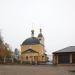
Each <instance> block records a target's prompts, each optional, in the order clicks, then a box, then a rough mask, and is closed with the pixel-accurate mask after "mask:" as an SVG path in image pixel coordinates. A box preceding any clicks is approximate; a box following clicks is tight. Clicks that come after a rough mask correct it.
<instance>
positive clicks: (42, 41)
mask: <svg viewBox="0 0 75 75" xmlns="http://www.w3.org/2000/svg"><path fill="white" fill-rule="evenodd" d="M38 39H39V41H40V44H42V45H44V37H43V35H42V29H40V33H39V34H38Z"/></svg>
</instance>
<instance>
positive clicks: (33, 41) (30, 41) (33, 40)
mask: <svg viewBox="0 0 75 75" xmlns="http://www.w3.org/2000/svg"><path fill="white" fill-rule="evenodd" d="M35 44H40V41H39V40H38V39H37V38H36V37H31V38H28V39H26V40H25V41H24V42H23V43H22V45H35Z"/></svg>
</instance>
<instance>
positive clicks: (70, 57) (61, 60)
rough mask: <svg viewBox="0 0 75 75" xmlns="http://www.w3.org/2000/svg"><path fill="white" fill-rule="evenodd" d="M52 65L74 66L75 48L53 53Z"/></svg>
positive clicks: (71, 47) (70, 47)
mask: <svg viewBox="0 0 75 75" xmlns="http://www.w3.org/2000/svg"><path fill="white" fill-rule="evenodd" d="M53 64H75V46H69V47H66V48H64V49H61V50H58V51H55V52H53Z"/></svg>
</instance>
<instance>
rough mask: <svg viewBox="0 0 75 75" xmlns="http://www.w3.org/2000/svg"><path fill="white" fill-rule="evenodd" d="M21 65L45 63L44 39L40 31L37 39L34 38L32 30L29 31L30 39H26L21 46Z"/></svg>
mask: <svg viewBox="0 0 75 75" xmlns="http://www.w3.org/2000/svg"><path fill="white" fill-rule="evenodd" d="M20 59H21V63H29V64H33V63H34V64H38V63H43V62H46V61H47V59H48V58H47V54H46V53H45V47H44V37H43V35H42V30H41V29H40V33H39V34H38V36H37V37H35V36H34V30H32V31H31V37H29V38H27V39H26V40H24V41H23V43H22V44H21V57H20Z"/></svg>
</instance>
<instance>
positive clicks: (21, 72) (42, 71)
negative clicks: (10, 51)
mask: <svg viewBox="0 0 75 75" xmlns="http://www.w3.org/2000/svg"><path fill="white" fill-rule="evenodd" d="M71 70H75V66H52V65H0V75H75V72H70V71H71Z"/></svg>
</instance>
